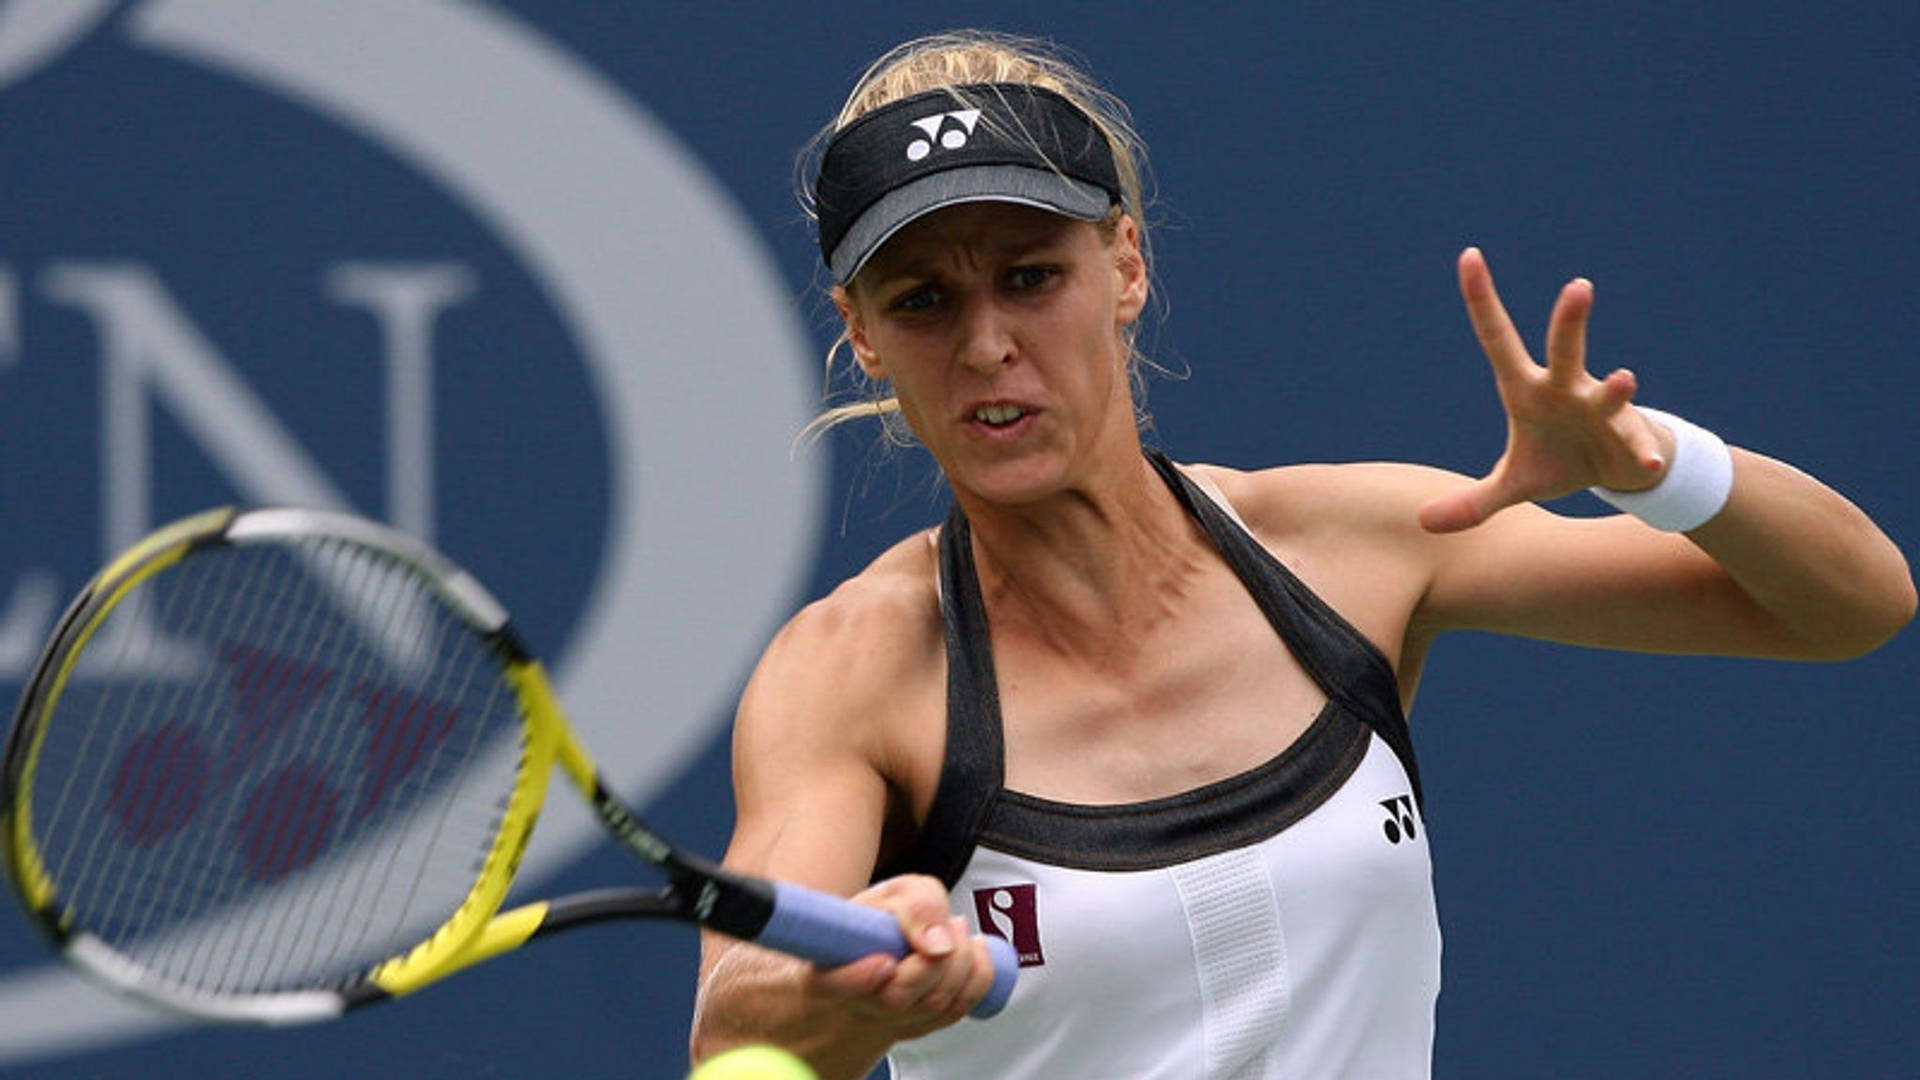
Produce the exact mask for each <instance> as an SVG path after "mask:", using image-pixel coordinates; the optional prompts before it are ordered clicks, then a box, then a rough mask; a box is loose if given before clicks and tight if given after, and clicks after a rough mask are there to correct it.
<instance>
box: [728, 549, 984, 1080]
mask: <svg viewBox="0 0 1920 1080" xmlns="http://www.w3.org/2000/svg"><path fill="white" fill-rule="evenodd" d="M870 591H871V590H862V589H859V588H857V587H856V588H851V589H849V588H846V587H843V588H842V589H841V590H840V591H839V592H836V593H835V594H834V595H833V596H831V597H828V598H827V599H825V600H822V601H820V602H819V603H816V604H813V605H811V606H809V607H808V608H807V609H806V610H805V611H803V612H801V613H800V615H798V616H796V617H795V619H794V620H793V622H791V623H789V624H788V625H787V627H786V628H785V629H784V630H782V631H781V633H780V634H779V635H778V636H777V637H776V638H775V640H774V642H773V644H772V645H771V646H769V647H768V650H767V653H766V655H765V656H764V657H762V659H761V662H760V665H759V667H758V668H757V669H756V671H755V672H754V675H753V678H752V679H751V680H750V681H749V683H748V686H747V690H746V692H745V694H744V695H743V696H742V698H741V703H740V708H739V713H738V715H737V717H736V719H735V726H734V742H733V770H734V797H735V803H736V806H735V815H736V816H735V825H734V835H733V840H732V842H731V844H730V845H729V847H728V850H727V857H726V860H725V861H726V864H727V865H728V866H729V867H732V868H734V869H737V870H741V871H743V872H746V873H751V874H755V875H759V876H764V877H771V878H776V879H779V880H782V881H790V882H794V883H796V884H800V885H806V886H809V887H812V888H815V889H820V890H823V891H826V892H830V893H834V894H836V895H840V896H849V895H852V896H854V899H855V900H856V901H858V902H860V903H865V904H868V905H870V906H873V907H878V908H881V909H882V910H886V911H889V912H891V913H893V914H894V915H895V916H896V917H897V918H898V919H899V920H900V925H901V929H902V932H903V933H904V934H906V936H907V940H908V942H909V943H910V944H911V946H912V950H913V951H912V952H911V953H910V954H909V955H908V956H907V957H905V958H903V959H899V960H895V959H894V958H892V957H887V956H881V955H874V956H868V957H865V958H863V959H861V960H858V961H855V962H854V963H851V964H848V965H846V966H844V967H841V968H837V969H834V970H832V971H821V970H818V969H816V968H814V967H813V966H812V965H810V964H808V963H806V962H805V961H802V960H798V959H795V958H793V957H789V956H786V955H783V954H781V953H776V952H772V951H769V950H766V949H761V948H758V947H756V946H753V945H748V944H744V943H741V942H737V941H734V940H732V939H729V938H725V937H722V936H720V935H718V934H712V933H709V934H707V935H705V937H704V939H703V941H702V949H701V965H700V996H699V1001H698V1004H697V1006H696V1009H695V1013H694V1024H693V1034H692V1052H693V1058H694V1060H695V1061H696V1062H698V1061H701V1060H704V1059H705V1058H707V1057H710V1056H712V1055H714V1054H717V1053H720V1052H722V1051H724V1050H728V1049H731V1048H733V1047H736V1046H743V1045H754V1044H762V1043H766V1044H773V1045H776V1046H784V1047H786V1048H788V1049H790V1050H792V1051H794V1052H795V1053H797V1054H799V1055H800V1056H801V1057H802V1058H804V1059H806V1060H807V1062H808V1063H809V1064H810V1065H812V1066H813V1068H814V1069H815V1070H816V1071H817V1072H818V1073H819V1074H820V1076H821V1077H822V1080H834V1078H836V1077H847V1078H849V1080H857V1078H859V1077H863V1076H865V1075H866V1074H867V1072H868V1071H869V1070H870V1069H871V1068H872V1067H873V1065H874V1064H875V1063H876V1062H878V1061H879V1059H880V1058H881V1056H883V1055H884V1054H885V1053H886V1051H887V1048H888V1047H890V1046H891V1045H893V1043H895V1042H897V1041H899V1040H901V1039H905V1038H912V1037H915V1036H917V1035H921V1034H924V1033H926V1032H928V1031H932V1030H934V1029H936V1028H939V1027H943V1026H945V1025H947V1024H950V1023H952V1022H954V1021H955V1020H957V1019H959V1018H961V1017H963V1016H965V1015H966V1014H967V1012H968V1010H969V1009H971V1008H972V1007H973V1005H974V1004H975V1003H976V1002H977V1001H979V999H980V998H981V997H982V996H983V995H984V994H985V993H986V990H987V987H988V986H989V985H990V983H991V978H992V964H991V962H990V961H989V960H988V957H987V954H986V950H985V948H984V946H983V945H982V944H981V942H980V941H979V940H978V939H970V938H969V936H968V927H967V924H966V923H965V921H964V920H960V919H955V918H953V917H952V916H951V914H950V912H949V910H948V900H947V893H946V890H945V888H944V887H943V886H942V885H941V884H940V883H939V882H938V881H936V880H934V879H932V878H925V877H905V878H895V879H892V880H889V881H885V882H882V883H880V884H879V885H875V886H873V887H872V888H867V887H866V886H867V883H868V879H869V877H870V876H871V874H872V872H873V867H874V864H875V861H876V858H877V856H878V853H879V850H880V840H881V833H882V829H883V825H884V823H885V820H886V815H887V813H888V808H889V799H890V791H891V790H892V785H891V784H890V782H889V778H888V772H887V764H886V762H887V761H888V757H889V754H890V750H889V732H888V731H887V730H886V728H885V726H884V725H885V724H886V723H887V722H888V719H889V716H890V715H893V716H894V717H895V718H896V719H897V718H898V717H897V713H898V711H899V710H900V708H901V706H902V705H903V704H905V702H904V701H903V696H906V697H910V696H911V693H910V691H908V687H909V686H910V685H911V684H913V683H914V682H915V681H916V680H924V679H925V678H926V677H927V672H926V671H925V670H924V668H923V664H924V659H925V658H924V657H923V656H919V655H917V654H916V653H917V651H918V650H919V649H920V646H919V645H917V644H916V642H915V640H914V639H915V638H916V637H917V635H916V634H915V633H913V632H912V631H911V629H908V630H907V631H906V632H903V620H902V619H901V618H900V617H899V616H900V612H899V611H898V610H897V608H898V604H897V603H892V602H890V598H886V597H881V598H878V602H876V598H874V597H872V596H870V595H866V594H867V593H869V592H870ZM906 622H907V624H908V625H909V626H910V622H911V620H910V619H909V620H906ZM903 691H904V692H906V693H905V694H904V695H903Z"/></svg>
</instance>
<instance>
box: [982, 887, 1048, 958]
mask: <svg viewBox="0 0 1920 1080" xmlns="http://www.w3.org/2000/svg"><path fill="white" fill-rule="evenodd" d="M1038 892H1039V887H1038V886H1036V885H995V886H993V887H992V888H987V889H975V890H973V908H974V911H976V912H977V913H978V914H979V916H980V932H981V933H983V934H992V935H993V936H994V937H998V938H1005V939H1006V940H1007V941H1008V942H1010V943H1012V945H1013V951H1014V952H1017V953H1019V954H1020V966H1021V967H1023V968H1025V967H1039V966H1040V965H1042V964H1044V963H1046V962H1047V958H1046V957H1045V956H1043V955H1042V954H1041V952H1040V915H1039V909H1038V906H1037V905H1036V903H1035V897H1036V896H1037V894H1038Z"/></svg>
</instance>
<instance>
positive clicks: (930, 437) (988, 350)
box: [834, 202, 1147, 503]
mask: <svg viewBox="0 0 1920 1080" xmlns="http://www.w3.org/2000/svg"><path fill="white" fill-rule="evenodd" d="M1146 295H1147V282H1146V268H1145V263H1144V261H1143V260H1142V258H1141V257H1140V249H1139V234H1138V232H1137V230H1136V229H1135V227H1134V223H1133V221H1132V219H1131V218H1127V217H1122V218H1121V219H1120V221H1119V225H1118V227H1117V228H1116V229H1115V230H1114V235H1113V239H1112V241H1111V242H1109V241H1108V240H1107V239H1106V238H1104V237H1103V236H1102V233H1101V230H1100V228H1099V227H1097V226H1095V225H1093V224H1091V223H1088V222H1083V221H1075V220H1073V219H1071V218H1067V217H1063V216H1061V215H1059V214H1054V213H1051V212H1049V211H1046V210H1040V209H1037V208H1034V207H1029V206H1021V205H1018V204H1013V203H997V202H983V203H967V204H963V205H960V206H954V207H949V208H947V209H945V210H938V211H935V212H933V213H931V214H928V215H927V216H925V217H923V218H920V219H919V220H917V221H915V222H913V223H912V224H910V225H908V226H907V227H906V228H904V229H902V230H901V231H900V232H899V233H898V234H896V235H895V236H894V237H893V238H892V239H890V240H888V241H887V243H886V245H885V246H884V247H882V248H881V249H880V251H879V252H878V253H876V254H875V255H874V257H873V259H872V261H870V262H869V263H868V264H867V266H866V268H865V269H863V270H862V271H861V272H860V276H859V277H858V278H857V279H856V281H855V282H854V284H853V285H852V286H851V287H849V288H845V289H836V290H835V291H834V301H835V304H836V305H837V306H838V307H839V308H840V312H841V315H842V317H844V318H845V319H846V321H847V328H848V336H849V338H850V340H851V342H852V345H853V350H854V356H855V357H856V359H857V360H858V361H859V363H860V366H861V368H862V369H863V370H865V371H866V373H867V374H868V375H870V376H872V377H875V378H884V379H887V380H889V381H890V382H891V383H892V384H893V390H894V393H895V395H896V396H897V397H898V398H899V401H900V408H901V412H902V414H903V415H904V416H905V417H906V419H907V422H908V423H909V424H911V425H912V427H913V431H914V434H916V435H917V436H919V438H920V441H921V442H922V443H923V444H925V446H926V447H927V449H928V450H929V451H930V452H931V453H932V454H933V456H934V459H935V460H936V461H938V462H939V463H940V466H941V469H942V470H943V471H944V472H945V473H946V476H947V479H948V481H949V482H951V483H952V484H953V485H954V487H955V489H956V490H958V491H963V492H971V493H973V494H975V495H978V496H980V497H982V498H985V499H988V500H992V501H998V502H1009V503H1021V502H1030V501H1033V500H1035V499H1039V498H1043V497H1045V496H1047V495H1049V494H1053V493H1056V492H1058V491H1060V490H1063V489H1064V488H1066V487H1068V486H1070V485H1072V484H1074V483H1075V482H1076V481H1077V480H1080V479H1083V478H1085V477H1086V476H1088V475H1089V470H1090V469H1093V468H1097V467H1099V466H1100V465H1101V464H1102V463H1103V462H1109V461H1111V460H1114V459H1112V458H1109V457H1106V456H1105V455H1107V454H1110V453H1113V452H1115V451H1122V450H1124V451H1126V453H1127V463H1128V464H1129V465H1131V464H1132V461H1131V448H1132V447H1133V446H1134V445H1135V439H1136V436H1135V433H1134V410H1133V399H1132V391H1131V388H1130V385H1129V382H1128V378H1127V347H1126V344H1125V342H1124V339H1123V337H1122V332H1123V330H1124V328H1125V327H1126V326H1127V325H1129V324H1131V323H1132V322H1133V321H1134V320H1135V319H1137V318H1138V317H1139V315H1140V311H1141V308H1142V307H1143V306H1144V304H1145V302H1146Z"/></svg>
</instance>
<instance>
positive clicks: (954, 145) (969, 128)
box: [907, 109, 980, 161]
mask: <svg viewBox="0 0 1920 1080" xmlns="http://www.w3.org/2000/svg"><path fill="white" fill-rule="evenodd" d="M949 120H951V121H953V122H954V123H956V124H958V125H960V126H959V127H957V128H954V127H947V128H946V130H945V131H944V132H943V131H941V128H943V127H946V123H947V121H949ZM979 122H980V110H979V109H959V110H956V111H954V112H946V113H936V114H934V115H932V116H926V117H922V118H920V119H918V120H915V121H914V122H913V126H914V127H917V128H919V129H920V130H921V131H924V132H926V133H927V137H926V138H924V139H915V140H913V141H912V142H910V143H908V144H907V160H908V161H919V160H920V159H921V158H924V157H926V156H927V155H928V154H931V153H933V148H934V146H935V145H938V146H941V147H944V148H945V149H948V150H958V149H960V148H961V147H963V146H965V145H967V139H968V138H969V137H970V136H971V135H972V134H973V126H974V125H975V124H978V123H979Z"/></svg>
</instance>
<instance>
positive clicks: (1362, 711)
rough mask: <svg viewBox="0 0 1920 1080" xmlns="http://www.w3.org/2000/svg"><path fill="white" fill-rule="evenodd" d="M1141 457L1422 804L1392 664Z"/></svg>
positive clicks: (1246, 537) (1188, 485)
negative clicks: (1386, 751) (1384, 750)
mask: <svg viewBox="0 0 1920 1080" xmlns="http://www.w3.org/2000/svg"><path fill="white" fill-rule="evenodd" d="M1146 454H1147V460H1149V461H1151V462H1153V466H1154V468H1156V469H1158V470H1159V471H1160V475H1161V477H1163V478H1164V479H1165V480H1166V481H1167V486H1168V487H1170V488H1172V489H1173V493H1174V495H1175V496H1176V497H1178V498H1179V500H1180V502H1181V505H1183V506H1185V507H1186V508H1187V512H1188V513H1190V514H1192V515H1194V517H1195V518H1196V519H1198V520H1199V522H1200V525H1201V527H1203V528H1204V529H1206V531H1207V534H1208V535H1209V536H1211V537H1213V542H1214V544H1215V546H1217V547H1218V548H1219V549H1220V554H1221V556H1222V557H1223V558H1225V559H1226V560H1227V565H1228V566H1231V567H1232V568H1233V572H1234V574H1235V575H1236V576H1238V577H1239V578H1240V581H1241V583H1242V584H1244V585H1245V586H1246V587H1247V591H1248V592H1250V593H1252V594H1253V599H1254V602H1255V603H1257V604H1259V605H1260V610H1261V611H1262V612H1264V613H1265V614H1266V616H1267V621H1268V622H1269V623H1272V624H1273V628H1274V629H1275V630H1277V631H1279V633H1280V637H1281V638H1282V639H1283V640H1285V641H1286V643H1287V648H1288V649H1290V650H1291V651H1292V652H1293V655H1294V657H1295V658H1296V659H1298V660H1299V661H1300V666H1301V667H1303V668H1306V669H1307V674H1309V675H1311V676H1312V677H1313V681H1314V682H1316V683H1318V684H1319V685H1320V689H1322V690H1324V691H1326V693H1327V696H1328V697H1330V698H1333V699H1334V700H1335V701H1338V702H1340V703H1341V704H1343V705H1345V706H1347V707H1348V708H1350V709H1352V710H1353V711H1354V713H1355V714H1357V715H1358V716H1359V717H1360V719H1362V720H1364V721H1366V723H1367V726H1369V727H1371V728H1373V730H1374V731H1375V732H1376V733H1378V734H1379V736H1380V739H1381V741H1382V742H1384V743H1386V744H1387V746H1388V747H1389V748H1391V749H1392V750H1393V753H1394V756H1395V757H1398V758H1399V759H1400V767H1401V768H1403V769H1405V770H1406V772H1407V779H1408V780H1409V781H1410V782H1411V783H1412V784H1413V798H1414V801H1415V802H1416V803H1419V804H1421V805H1422V806H1424V805H1425V802H1426V800H1425V798H1424V797H1423V796H1422V793H1421V790H1420V766H1419V764H1418V762H1416V761H1415V759H1414V754H1413V733H1412V732H1411V730H1409V728H1408V726H1407V717H1406V713H1405V712H1404V711H1402V710H1401V708H1400V680H1399V678H1398V676H1396V675H1395V674H1394V671H1393V665H1392V664H1390V663H1388V662H1387V658H1386V657H1385V656H1384V655H1382V654H1381V652H1380V650H1379V649H1378V648H1377V647H1375V645H1374V644H1373V642H1372V641H1370V640H1368V638H1367V636H1366V635H1365V634H1362V633H1361V632H1360V631H1359V630H1358V629H1356V628H1355V627H1354V625H1353V624H1352V623H1349V622H1348V621H1347V620H1346V619H1345V618H1343V617H1342V616H1341V615H1340V613H1339V612H1337V611H1335V610H1334V609H1333V608H1332V607H1330V606H1329V605H1328V604H1327V602H1326V601H1325V600H1322V599H1320V596H1319V594H1317V593H1315V592H1314V591H1313V590H1312V589H1309V588H1307V584H1306V582H1304V581H1301V580H1300V579H1299V578H1298V577H1295V576H1294V573H1293V571H1291V570H1289V569H1287V567H1286V564H1284V563H1282V562H1281V561H1280V560H1279V559H1276V558H1274V555H1273V552H1271V551H1268V550H1267V549H1266V547H1265V546H1264V545H1262V544H1261V543H1260V542H1259V541H1258V540H1255V539H1254V538H1253V536H1252V535H1251V534H1250V533H1248V532H1247V530H1246V529H1244V528H1242V527H1241V526H1240V524H1239V523H1238V522H1236V521H1234V520H1233V519H1232V518H1231V517H1229V516H1227V512H1226V511H1225V510H1223V509H1221V508H1220V506H1219V505H1218V504H1217V503H1215V502H1214V501H1213V499H1212V498H1211V497H1210V496H1208V495H1207V494H1206V492H1204V491H1202V490H1201V489H1200V486H1199V485H1198V484H1195V483H1194V482H1193V481H1192V480H1191V479H1189V478H1188V477H1187V475H1186V474H1185V473H1183V472H1181V471H1180V469H1179V467H1177V466H1176V465H1174V463H1173V462H1172V461H1169V460H1168V459H1167V456H1166V455H1165V454H1163V453H1161V452H1160V451H1158V450H1156V449H1153V448H1152V447H1148V448H1147V450H1146Z"/></svg>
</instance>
